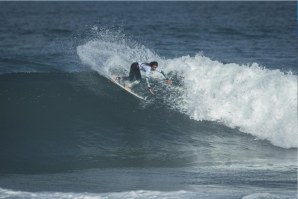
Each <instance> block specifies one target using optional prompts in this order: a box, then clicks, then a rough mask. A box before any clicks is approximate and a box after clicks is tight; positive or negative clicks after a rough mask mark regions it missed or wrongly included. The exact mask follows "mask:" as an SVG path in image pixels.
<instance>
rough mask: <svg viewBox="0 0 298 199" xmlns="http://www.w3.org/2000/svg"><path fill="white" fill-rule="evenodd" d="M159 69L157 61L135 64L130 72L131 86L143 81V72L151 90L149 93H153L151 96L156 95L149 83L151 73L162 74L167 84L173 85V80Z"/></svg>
mask: <svg viewBox="0 0 298 199" xmlns="http://www.w3.org/2000/svg"><path fill="white" fill-rule="evenodd" d="M157 67H158V63H157V62H156V61H152V62H150V63H138V62H134V63H132V64H131V66H130V71H129V81H130V82H132V83H131V84H130V85H131V86H132V85H134V84H136V83H139V82H140V80H141V78H142V77H141V71H143V72H145V79H146V83H147V87H148V89H149V91H150V92H151V94H153V95H154V92H153V91H152V88H151V85H150V83H149V78H150V74H151V71H157V72H159V73H161V74H162V75H163V76H164V78H165V80H166V82H167V83H168V84H172V80H170V79H169V78H168V77H167V76H166V74H165V73H164V72H163V71H162V70H160V69H158V68H157Z"/></svg>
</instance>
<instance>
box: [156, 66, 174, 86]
mask: <svg viewBox="0 0 298 199" xmlns="http://www.w3.org/2000/svg"><path fill="white" fill-rule="evenodd" d="M156 71H158V72H160V73H161V74H162V75H163V77H164V78H165V80H166V82H167V83H168V84H172V80H171V79H170V78H168V76H167V75H166V74H165V72H164V71H163V70H160V69H158V70H156Z"/></svg>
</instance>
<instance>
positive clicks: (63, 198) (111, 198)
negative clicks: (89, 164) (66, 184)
mask: <svg viewBox="0 0 298 199" xmlns="http://www.w3.org/2000/svg"><path fill="white" fill-rule="evenodd" d="M199 195H201V194H199V193H195V192H189V191H172V192H161V191H145V190H137V191H125V192H111V193H87V192H85V193H72V192H69V193H64V192H25V191H14V190H9V189H2V188H0V198H24V199H26V198H38V199H48V198H60V199H70V198H71V199H155V198H164V199H167V198H169V199H180V198H189V199H192V198H194V199H196V198H197V197H198V196H199Z"/></svg>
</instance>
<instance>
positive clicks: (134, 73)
mask: <svg viewBox="0 0 298 199" xmlns="http://www.w3.org/2000/svg"><path fill="white" fill-rule="evenodd" d="M138 71H139V72H140V69H139V67H138V63H136V62H135V63H132V64H131V66H130V71H129V80H130V81H133V80H134V78H135V77H136V78H137V72H138Z"/></svg>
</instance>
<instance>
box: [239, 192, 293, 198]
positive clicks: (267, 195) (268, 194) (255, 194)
mask: <svg viewBox="0 0 298 199" xmlns="http://www.w3.org/2000/svg"><path fill="white" fill-rule="evenodd" d="M290 198H293V194H291V195H290V194H289V195H288V196H286V195H276V194H270V193H254V194H250V195H247V196H244V197H243V199H290Z"/></svg>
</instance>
